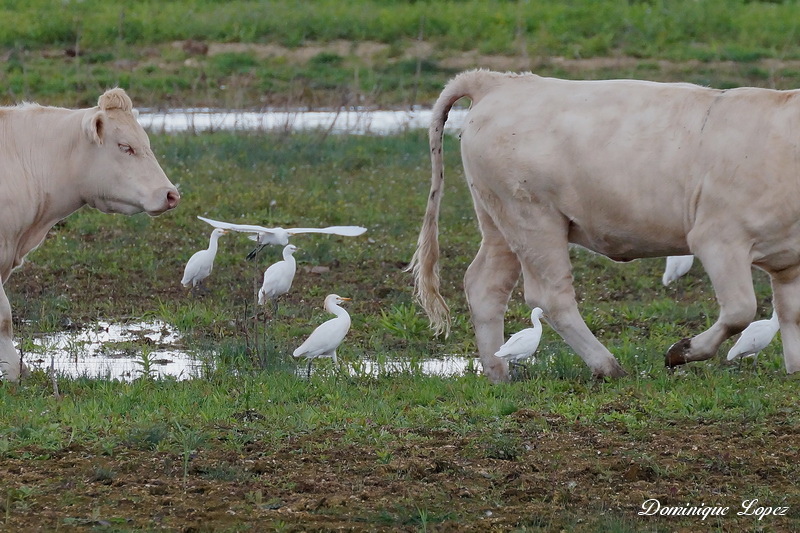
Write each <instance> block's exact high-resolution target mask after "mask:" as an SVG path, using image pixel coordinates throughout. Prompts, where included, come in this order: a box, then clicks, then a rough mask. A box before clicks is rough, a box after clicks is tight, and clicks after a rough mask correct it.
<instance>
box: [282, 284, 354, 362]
mask: <svg viewBox="0 0 800 533" xmlns="http://www.w3.org/2000/svg"><path fill="white" fill-rule="evenodd" d="M349 301H350V298H343V297H341V296H339V295H336V294H329V295H328V296H326V297H325V310H326V311H328V312H329V313H333V314H334V315H336V318H332V319H331V320H328V321H327V322H325V323H323V324H320V325H319V326H317V329H315V330H314V331H313V332H312V333H311V335H309V336H308V338H307V339H306V341H305V342H304V343H303V344H301V345H300V347H299V348H297V349H296V350H295V351H294V352H293V353H292V355H293V356H294V357H305V358H306V359H308V373H307V375H308V377H311V363H313V362H314V359H317V358H318V357H330V358H332V359H333V363H334V364H336V363H337V360H336V349H337V348H338V347H339V345H340V344H341V343H342V341H343V340H344V336H345V335H347V332H348V331H349V330H350V315H348V314H347V311H345V310H344V309H342V308H341V307H339V304H340V303H342V302H349Z"/></svg>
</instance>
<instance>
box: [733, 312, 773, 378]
mask: <svg viewBox="0 0 800 533" xmlns="http://www.w3.org/2000/svg"><path fill="white" fill-rule="evenodd" d="M780 328H781V326H780V324H779V323H778V312H777V311H775V310H773V311H772V318H770V319H769V320H757V321H755V322H753V323H752V324H750V325H749V326H747V328H745V330H744V331H742V334H741V335H740V336H739V339H738V340H737V341H736V344H734V345H733V348H731V349H730V351H729V352H728V361H733V360H734V359H738V358H739V357H749V356H751V355H752V356H753V365H754V366H755V364H756V360H757V359H758V352H760V351H761V350H763V349H764V348H766V347H767V346H768V345H769V343H770V342H772V339H773V338H774V337H775V335H776V334H777V333H778V330H779V329H780Z"/></svg>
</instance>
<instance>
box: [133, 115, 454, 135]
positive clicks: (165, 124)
mask: <svg viewBox="0 0 800 533" xmlns="http://www.w3.org/2000/svg"><path fill="white" fill-rule="evenodd" d="M467 111H468V110H467V109H453V110H451V111H450V114H449V118H448V120H447V124H446V126H445V132H447V133H458V132H459V131H460V130H461V126H462V124H463V123H464V118H465V117H466V116H467ZM431 116H432V112H431V110H430V109H412V110H406V111H386V110H366V109H346V110H340V111H300V110H297V111H278V110H266V111H236V110H214V109H173V110H168V111H165V112H156V111H150V110H140V113H139V123H140V124H141V125H142V127H144V128H145V129H147V130H149V131H150V132H152V133H181V132H192V133H203V132H213V131H263V132H286V133H294V132H300V131H329V132H330V133H336V134H352V135H392V134H396V133H403V132H405V131H409V130H413V129H428V126H430V123H431Z"/></svg>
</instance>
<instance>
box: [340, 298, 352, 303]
mask: <svg viewBox="0 0 800 533" xmlns="http://www.w3.org/2000/svg"><path fill="white" fill-rule="evenodd" d="M339 299H340V300H342V301H343V302H349V301H350V300H352V298H339Z"/></svg>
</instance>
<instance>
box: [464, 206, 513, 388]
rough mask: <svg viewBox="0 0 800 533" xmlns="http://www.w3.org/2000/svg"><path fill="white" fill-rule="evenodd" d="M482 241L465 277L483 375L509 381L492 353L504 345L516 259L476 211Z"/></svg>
mask: <svg viewBox="0 0 800 533" xmlns="http://www.w3.org/2000/svg"><path fill="white" fill-rule="evenodd" d="M477 211H478V219H479V221H480V225H481V232H482V234H483V240H482V242H481V247H480V250H479V251H478V255H476V256H475V259H474V260H473V261H472V263H471V264H470V265H469V268H467V272H466V274H465V275H464V290H465V292H466V295H467V302H468V303H469V308H470V315H471V317H472V326H473V328H474V329H475V341H476V343H477V345H478V353H479V354H480V358H481V365H482V366H483V373H484V374H485V375H486V377H488V378H489V380H491V381H492V382H494V383H499V382H503V381H508V380H509V373H508V365H507V363H506V362H505V361H504V360H503V359H501V358H499V357H495V355H494V354H495V353H496V352H497V350H498V349H499V348H500V346H502V344H503V317H504V316H505V313H506V309H507V307H508V300H509V298H510V296H511V291H512V290H513V288H514V285H515V284H516V283H517V280H518V279H519V273H520V264H519V260H518V259H517V256H516V255H515V254H514V252H512V251H511V249H510V248H509V246H508V243H507V242H506V241H505V239H504V238H503V236H502V235H501V234H500V232H499V231H498V230H497V227H496V226H495V225H494V222H492V220H491V219H490V218H489V216H488V215H487V214H486V212H485V211H482V210H480V209H479V208H478V209H477Z"/></svg>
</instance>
